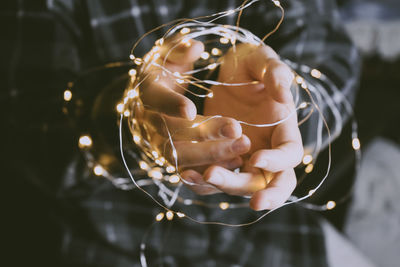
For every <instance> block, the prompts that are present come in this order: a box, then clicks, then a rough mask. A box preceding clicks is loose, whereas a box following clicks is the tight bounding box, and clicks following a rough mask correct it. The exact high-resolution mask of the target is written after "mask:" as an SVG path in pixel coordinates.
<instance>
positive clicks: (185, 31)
mask: <svg viewBox="0 0 400 267" xmlns="http://www.w3.org/2000/svg"><path fill="white" fill-rule="evenodd" d="M189 32H190V29H189V28H183V29H182V30H181V34H187V33H189Z"/></svg>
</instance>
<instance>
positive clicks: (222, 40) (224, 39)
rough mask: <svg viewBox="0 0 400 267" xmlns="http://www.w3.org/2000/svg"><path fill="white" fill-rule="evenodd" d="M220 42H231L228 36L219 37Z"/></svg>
mask: <svg viewBox="0 0 400 267" xmlns="http://www.w3.org/2000/svg"><path fill="white" fill-rule="evenodd" d="M219 42H220V43H221V44H227V43H229V39H228V38H225V37H221V38H220V39H219Z"/></svg>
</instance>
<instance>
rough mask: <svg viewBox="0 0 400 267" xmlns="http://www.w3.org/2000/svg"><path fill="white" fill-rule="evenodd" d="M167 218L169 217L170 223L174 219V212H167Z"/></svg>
mask: <svg viewBox="0 0 400 267" xmlns="http://www.w3.org/2000/svg"><path fill="white" fill-rule="evenodd" d="M165 216H166V217H167V220H168V221H171V220H172V219H173V218H174V213H173V212H172V211H170V210H169V211H167V213H166V214H165Z"/></svg>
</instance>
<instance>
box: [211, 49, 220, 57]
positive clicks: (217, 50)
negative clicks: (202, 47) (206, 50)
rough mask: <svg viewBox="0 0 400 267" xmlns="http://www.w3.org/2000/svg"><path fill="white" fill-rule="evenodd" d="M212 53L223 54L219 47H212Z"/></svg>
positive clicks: (214, 54) (215, 54)
mask: <svg viewBox="0 0 400 267" xmlns="http://www.w3.org/2000/svg"><path fill="white" fill-rule="evenodd" d="M211 54H212V55H213V56H218V55H220V54H221V50H219V49H218V48H216V47H214V48H213V49H211Z"/></svg>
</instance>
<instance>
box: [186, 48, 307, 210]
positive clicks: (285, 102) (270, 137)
mask: <svg viewBox="0 0 400 267" xmlns="http://www.w3.org/2000/svg"><path fill="white" fill-rule="evenodd" d="M293 78H294V77H293V74H292V72H291V70H290V68H289V67H288V66H287V65H285V64H284V63H283V62H282V61H281V60H280V59H279V57H278V55H277V54H276V53H275V52H274V51H273V50H272V49H271V48H270V47H268V46H255V45H249V44H240V45H238V46H236V49H235V51H234V50H233V49H230V51H228V53H227V54H226V55H225V56H224V57H223V61H222V65H221V69H220V73H219V78H218V81H220V82H225V83H246V82H249V83H250V82H251V81H259V83H258V84H250V85H243V86H214V87H213V88H212V90H213V94H214V97H213V98H211V99H206V101H205V106H204V114H205V115H206V116H212V115H216V114H218V115H222V116H224V117H230V118H234V119H236V120H237V121H242V122H247V123H251V124H270V123H274V122H277V121H280V120H283V119H286V120H284V122H282V123H280V124H278V125H276V126H272V127H254V126H247V125H244V124H242V127H243V134H245V135H246V136H248V137H249V139H250V141H251V148H250V150H249V151H248V152H247V153H246V154H245V155H243V156H242V160H243V162H244V163H243V166H242V168H241V172H240V173H235V172H232V171H230V170H228V169H226V168H224V167H223V166H217V165H215V166H211V167H209V168H208V169H207V170H206V172H205V173H204V175H203V176H201V175H200V174H199V173H195V172H191V175H192V176H193V177H194V176H196V177H197V180H202V181H203V182H204V183H208V184H211V185H213V186H215V187H217V188H218V189H219V190H221V191H223V192H226V193H228V194H233V195H248V196H251V201H250V205H251V207H252V208H253V209H255V210H263V209H273V208H276V207H279V206H280V205H282V204H283V203H284V202H285V201H286V200H287V199H288V198H289V196H290V195H291V193H292V191H293V190H294V188H295V186H296V176H295V173H294V170H293V168H294V167H295V166H296V165H298V164H299V163H300V161H301V158H302V156H303V146H302V140H301V135H300V131H299V128H298V124H297V115H296V113H295V112H296V110H295V104H294V102H293V97H292V94H291V91H290V87H291V83H292V81H293Z"/></svg>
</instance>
